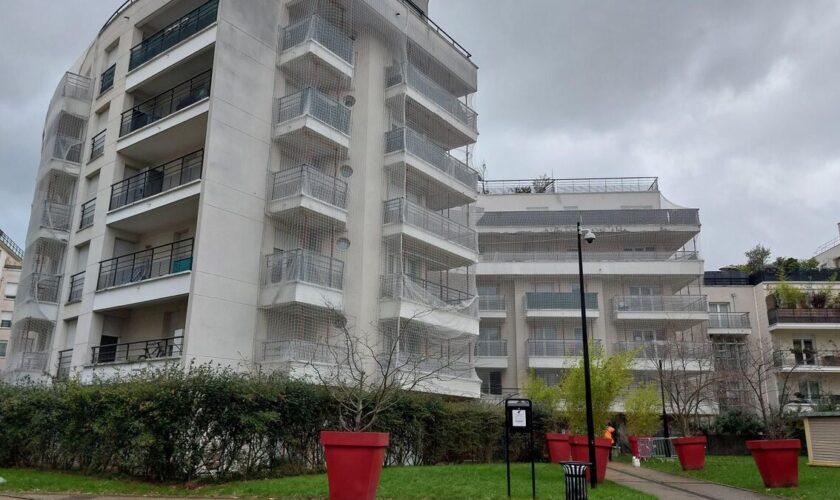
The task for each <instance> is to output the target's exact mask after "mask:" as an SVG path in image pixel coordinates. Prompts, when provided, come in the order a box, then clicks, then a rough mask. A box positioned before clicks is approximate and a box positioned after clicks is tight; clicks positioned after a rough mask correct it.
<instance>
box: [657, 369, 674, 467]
mask: <svg viewBox="0 0 840 500" xmlns="http://www.w3.org/2000/svg"><path fill="white" fill-rule="evenodd" d="M659 393H660V394H661V395H662V431H663V433H662V434H663V435H664V436H665V439H668V438H669V437H670V433H669V432H668V414H667V413H666V412H665V384H664V383H663V382H662V360H661V359H660V360H659ZM665 456H666V457H668V458H671V446H670V445H668V444H667V443H666V444H665Z"/></svg>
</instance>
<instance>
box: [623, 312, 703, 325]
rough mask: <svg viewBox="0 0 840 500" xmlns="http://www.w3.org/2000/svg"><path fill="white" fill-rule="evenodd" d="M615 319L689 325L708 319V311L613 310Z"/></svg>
mask: <svg viewBox="0 0 840 500" xmlns="http://www.w3.org/2000/svg"><path fill="white" fill-rule="evenodd" d="M614 317H615V320H616V321H627V322H633V321H643V322H667V323H669V324H672V325H674V326H675V327H688V326H690V325H693V324H696V323H701V322H703V321H708V320H709V313H708V312H702V311H686V312H675V311H615V312H614Z"/></svg>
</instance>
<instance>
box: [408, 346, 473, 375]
mask: <svg viewBox="0 0 840 500" xmlns="http://www.w3.org/2000/svg"><path fill="white" fill-rule="evenodd" d="M469 354H470V353H469V351H467V354H466V356H465V357H464V358H463V359H457V358H456V359H453V358H447V357H445V356H421V355H417V354H413V353H409V352H398V353H397V359H396V360H395V361H394V363H395V365H396V368H397V369H399V370H400V371H404V372H410V373H418V374H420V373H425V374H432V378H435V377H437V376H446V377H453V378H464V379H470V378H474V376H475V370H474V369H473V367H472V364H471V363H472V360H471V359H469Z"/></svg>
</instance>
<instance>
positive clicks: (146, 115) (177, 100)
mask: <svg viewBox="0 0 840 500" xmlns="http://www.w3.org/2000/svg"><path fill="white" fill-rule="evenodd" d="M211 76H212V71H210V70H208V71H205V72H203V73H200V74H198V75H196V76H194V77H193V78H191V79H189V80H187V81H185V82H183V83H180V84H178V85H176V86H175V87H172V88H171V89H169V90H167V91H166V92H162V93H160V94H158V95H156V96H155V97H152V98H151V99H149V100H146V101H143V102H142V103H140V104H138V105H137V106H134V107H133V108H131V109H129V110H127V111H124V112H123V113H122V118H121V120H120V138H122V137H124V136H126V135H127V134H130V133H132V132H135V131H137V130H139V129H142V128H144V127H146V126H148V125H151V124H152V123H155V122H157V121H159V120H162V119H163V118H166V117H168V116H170V115H172V114H173V113H176V112H178V111H181V110H182V109H185V108H188V107H190V106H192V105H193V104H196V103H198V102H200V101H203V100H205V99H207V98H209V97H210V81H211Z"/></svg>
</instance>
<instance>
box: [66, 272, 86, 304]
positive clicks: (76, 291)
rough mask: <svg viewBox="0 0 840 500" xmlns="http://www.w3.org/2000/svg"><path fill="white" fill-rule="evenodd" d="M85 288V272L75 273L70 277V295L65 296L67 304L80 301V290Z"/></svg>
mask: <svg viewBox="0 0 840 500" xmlns="http://www.w3.org/2000/svg"><path fill="white" fill-rule="evenodd" d="M84 288H85V272H84V271H82V272H80V273H76V274H74V275H73V276H70V293H69V294H68V295H67V303H68V304H72V303H73V302H81V301H82V290H84Z"/></svg>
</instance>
